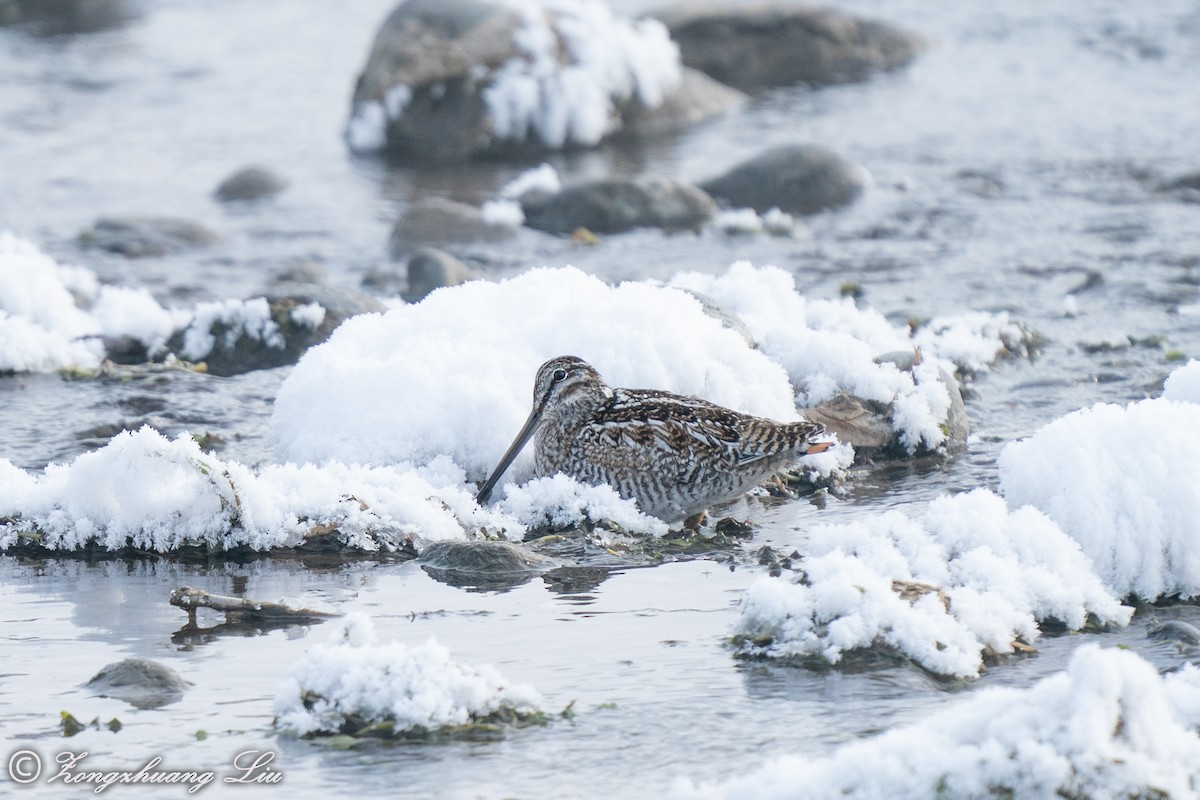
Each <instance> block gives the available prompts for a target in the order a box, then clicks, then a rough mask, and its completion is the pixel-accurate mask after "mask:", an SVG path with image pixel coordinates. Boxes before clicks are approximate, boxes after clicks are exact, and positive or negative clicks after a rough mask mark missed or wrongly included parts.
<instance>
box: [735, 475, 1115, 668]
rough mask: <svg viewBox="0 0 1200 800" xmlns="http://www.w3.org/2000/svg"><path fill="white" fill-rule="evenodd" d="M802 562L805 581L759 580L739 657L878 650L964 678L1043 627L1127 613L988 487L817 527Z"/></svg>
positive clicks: (1054, 531)
mask: <svg viewBox="0 0 1200 800" xmlns="http://www.w3.org/2000/svg"><path fill="white" fill-rule="evenodd" d="M797 566H798V568H799V569H800V570H801V572H802V576H803V577H802V579H801V582H798V583H797V582H792V581H790V580H785V579H782V578H763V579H761V580H760V581H758V582H757V583H755V584H754V585H752V586H751V587H750V589H749V590H748V591H747V592H746V594H745V595H744V597H743V599H742V603H741V615H740V618H739V620H738V623H737V627H736V632H735V639H736V641H737V642H738V649H739V651H740V652H741V653H743V654H745V655H754V656H767V657H771V658H796V657H801V658H803V657H809V658H816V659H820V660H824V661H826V662H829V663H837V662H838V661H839V660H841V658H842V657H843V656H844V655H845V654H846V653H847V652H849V651H853V650H858V649H866V648H872V647H880V646H882V647H885V648H888V649H890V650H895V651H898V652H900V653H903V654H904V655H906V656H908V657H909V658H911V659H912V660H913V661H915V662H916V663H917V664H919V665H921V666H922V667H924V668H925V669H927V670H930V671H932V672H936V673H940V674H944V675H955V676H961V677H969V676H975V675H977V674H979V671H980V669H982V667H983V656H984V654H985V653H991V654H1001V653H1009V652H1012V651H1013V642H1014V641H1017V640H1020V641H1023V642H1025V643H1032V642H1034V641H1035V640H1036V639H1037V638H1038V636H1039V635H1040V633H1041V631H1040V629H1039V622H1041V621H1043V620H1047V619H1054V620H1057V621H1059V622H1061V623H1063V624H1065V625H1066V626H1067V627H1068V628H1070V629H1072V630H1076V629H1079V628H1081V627H1083V625H1084V624H1085V623H1086V622H1087V621H1088V618H1089V617H1095V618H1096V619H1098V620H1099V621H1100V622H1102V623H1118V624H1124V623H1125V622H1128V620H1129V618H1130V616H1131V614H1132V609H1129V608H1127V607H1125V606H1122V605H1121V604H1120V603H1119V602H1118V601H1117V600H1116V599H1115V598H1114V597H1113V596H1112V595H1111V594H1110V593H1109V592H1108V590H1107V589H1106V588H1105V587H1104V585H1103V584H1102V583H1101V581H1100V579H1099V578H1097V577H1096V575H1095V574H1094V573H1093V572H1092V570H1091V565H1090V563H1089V562H1088V560H1087V558H1086V557H1085V556H1084V555H1083V553H1082V552H1080V548H1079V546H1078V545H1077V544H1076V543H1075V542H1074V541H1073V540H1072V539H1071V538H1070V537H1068V536H1067V535H1066V534H1064V533H1063V532H1062V531H1061V530H1059V528H1058V526H1057V525H1055V524H1054V523H1053V522H1051V521H1050V520H1049V519H1047V518H1046V517H1045V516H1044V515H1043V514H1042V513H1041V512H1039V511H1037V510H1035V509H1033V508H1020V509H1017V510H1016V511H1009V510H1008V508H1007V506H1005V504H1004V501H1003V500H1002V499H1001V498H1000V497H998V496H997V495H995V494H993V493H992V492H989V491H987V490H984V489H977V490H975V491H973V492H969V493H966V494H961V495H955V496H948V497H942V498H939V499H937V500H935V501H933V502H932V503H930V504H929V506H928V507H927V508H926V509H925V510H924V512H923V513H922V514H921V515H920V516H918V517H909V516H906V515H905V514H902V513H900V512H898V511H891V512H887V513H885V514H881V515H879V516H876V517H872V518H870V519H868V520H866V521H864V522H854V523H849V524H843V525H830V526H823V527H818V528H816V529H814V530H813V531H812V533H811V538H810V540H809V542H808V544H807V546H806V547H805V555H804V557H803V559H802V560H801V561H800V562H799V563H798V565H797Z"/></svg>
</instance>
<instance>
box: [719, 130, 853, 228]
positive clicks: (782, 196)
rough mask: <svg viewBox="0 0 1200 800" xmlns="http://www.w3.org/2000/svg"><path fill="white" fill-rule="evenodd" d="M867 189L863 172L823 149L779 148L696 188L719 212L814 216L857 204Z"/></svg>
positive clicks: (806, 146)
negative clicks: (724, 209) (734, 210)
mask: <svg viewBox="0 0 1200 800" xmlns="http://www.w3.org/2000/svg"><path fill="white" fill-rule="evenodd" d="M869 183H870V176H869V175H868V174H867V172H866V170H864V169H863V168H862V167H859V166H858V165H856V164H853V163H851V162H850V161H847V160H846V159H845V158H842V157H841V156H840V155H838V154H837V153H835V152H833V151H832V150H829V149H828V148H825V147H821V146H819V145H814V144H799V145H780V146H778V147H773V148H771V149H770V150H767V151H766V152H764V153H762V154H760V155H758V156H756V157H754V158H752V159H750V160H749V161H745V162H743V163H741V164H739V165H738V166H736V167H734V168H733V169H731V170H730V171H729V172H727V173H725V174H724V175H722V176H720V177H719V178H714V179H712V180H710V181H706V182H704V183H701V184H700V188H701V189H703V190H704V191H706V192H708V193H709V194H710V195H712V196H713V198H715V199H716V200H717V202H719V203H720V204H721V205H723V206H727V207H731V208H753V209H754V210H755V211H757V212H759V213H760V214H761V213H763V212H765V211H769V210H770V209H772V208H778V209H780V210H781V211H787V212H788V213H791V214H816V213H818V212H820V211H826V210H828V209H833V208H840V207H842V206H845V205H849V204H850V203H853V202H854V201H855V200H857V199H858V198H859V197H860V196H861V195H862V193H863V191H864V190H865V189H866V187H867V185H868V184H869Z"/></svg>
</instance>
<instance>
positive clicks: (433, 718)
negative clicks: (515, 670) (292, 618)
mask: <svg viewBox="0 0 1200 800" xmlns="http://www.w3.org/2000/svg"><path fill="white" fill-rule="evenodd" d="M542 705H543V701H542V698H541V696H540V695H539V694H538V693H537V691H536V690H534V689H533V688H532V687H531V686H528V685H524V684H512V683H509V682H508V681H507V680H506V679H505V678H504V677H503V676H502V675H501V674H500V673H499V672H497V671H496V669H495V668H494V667H491V666H481V667H471V666H467V665H464V664H460V663H458V662H456V661H453V660H452V659H451V658H450V652H449V651H448V650H447V649H446V648H445V647H443V646H442V645H440V644H438V643H437V642H436V641H435V640H433V639H430V640H429V641H427V642H425V643H424V644H420V645H413V646H408V645H405V644H403V643H401V642H390V643H388V644H380V643H378V642H376V637H375V631H374V628H373V626H372V625H371V621H370V620H369V619H368V618H367V617H366V616H365V615H363V614H361V613H356V614H351V615H349V616H348V617H346V619H345V621H344V622H343V623H342V625H341V626H340V627H339V629H338V630H337V631H336V633H335V635H334V637H333V641H331V642H330V643H328V644H319V645H317V646H315V647H313V648H312V649H311V650H309V651H308V652H307V653H306V654H305V655H304V658H302V659H301V660H300V661H299V662H298V663H297V664H296V665H295V666H294V667H293V668H292V672H291V677H290V678H289V679H288V681H287V682H286V683H285V684H284V685H283V686H282V687H281V688H280V690H279V694H278V696H277V697H276V700H275V713H276V718H275V726H276V727H277V728H278V729H280V730H281V731H284V732H287V733H292V734H296V735H300V736H304V735H308V734H314V733H326V734H334V733H339V732H348V733H353V732H354V730H353V729H355V728H359V727H361V726H362V723H364V722H365V723H368V724H369V723H375V722H390V723H392V724H393V726H394V727H393V729H392V732H393V733H394V735H404V734H406V733H407V734H416V735H422V734H427V733H431V732H437V731H438V730H440V729H444V728H449V727H455V726H461V725H466V724H468V723H471V722H482V721H485V720H487V719H488V718H489V717H494V716H495V715H498V714H504V713H505V712H508V713H509V714H514V715H531V714H537V713H539V712H540V711H541V709H542ZM347 728H351V730H347Z"/></svg>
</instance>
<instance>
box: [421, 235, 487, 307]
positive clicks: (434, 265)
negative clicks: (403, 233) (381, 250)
mask: <svg viewBox="0 0 1200 800" xmlns="http://www.w3.org/2000/svg"><path fill="white" fill-rule="evenodd" d="M475 280H479V275H478V274H476V273H475V271H474V270H473V269H471V268H470V267H468V266H467V265H466V264H464V263H463V262H462V261H459V260H458V259H457V258H455V257H454V256H452V255H450V254H449V253H446V252H443V251H442V250H438V249H436V248H433V247H422V248H421V249H420V250H418V251H417V252H415V253H413V257H412V258H410V259H409V260H408V292H407V293H405V295H404V299H405V300H407V301H408V302H410V303H417V302H420V301H421V300H423V299H424V298H425V297H426V295H428V294H429V293H430V292H432V291H433V290H434V289H441V288H442V287H443V286H458V285H459V284H463V283H467V282H468V281H475Z"/></svg>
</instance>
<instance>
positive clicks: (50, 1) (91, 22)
mask: <svg viewBox="0 0 1200 800" xmlns="http://www.w3.org/2000/svg"><path fill="white" fill-rule="evenodd" d="M135 16H136V14H135V12H134V10H133V8H132V7H131V5H130V2H129V0H0V25H20V26H23V27H25V28H27V29H28V30H29V31H30V32H31V33H33V34H35V35H38V36H57V35H61V34H72V33H95V32H96V31H102V30H107V29H109V28H116V27H119V26H121V25H124V24H125V23H126V22H128V21H129V20H131V19H133V18H134V17H135Z"/></svg>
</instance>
